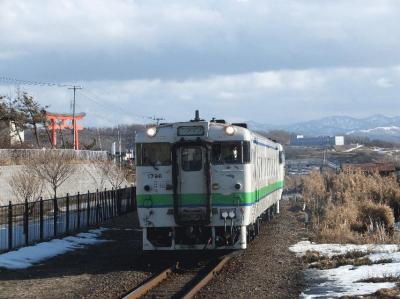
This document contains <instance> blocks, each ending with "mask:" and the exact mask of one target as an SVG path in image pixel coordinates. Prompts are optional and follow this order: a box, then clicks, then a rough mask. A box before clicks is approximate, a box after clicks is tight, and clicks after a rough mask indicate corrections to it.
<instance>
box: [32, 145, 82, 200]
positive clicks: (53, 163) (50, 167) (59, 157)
mask: <svg viewBox="0 0 400 299" xmlns="http://www.w3.org/2000/svg"><path fill="white" fill-rule="evenodd" d="M74 166H75V165H74V164H73V157H72V156H71V155H69V154H67V153H66V152H64V151H59V150H44V151H43V152H42V153H41V154H40V155H39V157H38V158H37V160H36V161H35V162H34V163H33V164H32V168H33V170H34V172H35V174H36V175H37V176H38V177H39V178H42V179H43V180H44V181H45V182H47V183H49V184H50V186H51V188H52V190H53V196H54V198H56V197H57V190H58V188H59V187H60V186H61V185H62V184H63V183H64V182H65V181H66V180H67V179H68V178H69V177H70V176H71V175H72V174H73V173H74V172H75V167H74Z"/></svg>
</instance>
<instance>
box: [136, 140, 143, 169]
mask: <svg viewBox="0 0 400 299" xmlns="http://www.w3.org/2000/svg"><path fill="white" fill-rule="evenodd" d="M135 163H136V166H141V165H142V144H141V143H136V151H135Z"/></svg>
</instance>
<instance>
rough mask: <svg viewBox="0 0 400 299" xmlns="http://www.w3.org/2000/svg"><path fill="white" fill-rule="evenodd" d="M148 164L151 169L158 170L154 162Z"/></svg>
mask: <svg viewBox="0 0 400 299" xmlns="http://www.w3.org/2000/svg"><path fill="white" fill-rule="evenodd" d="M149 164H150V165H151V166H153V168H154V169H155V170H158V168H157V166H156V164H155V163H154V162H152V161H149Z"/></svg>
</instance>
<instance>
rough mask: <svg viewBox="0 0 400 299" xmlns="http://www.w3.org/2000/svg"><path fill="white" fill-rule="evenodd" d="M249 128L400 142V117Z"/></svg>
mask: <svg viewBox="0 0 400 299" xmlns="http://www.w3.org/2000/svg"><path fill="white" fill-rule="evenodd" d="M248 125H249V128H251V129H253V130H257V131H270V130H285V131H288V132H292V133H296V134H302V135H307V136H321V135H354V136H363V137H368V138H370V139H379V140H384V141H391V142H400V116H395V117H387V116H384V115H379V114H377V115H372V116H370V117H365V118H354V117H350V116H330V117H324V118H321V119H316V120H310V121H306V122H300V123H294V124H291V125H281V126H277V125H270V124H262V123H257V122H254V121H249V122H248Z"/></svg>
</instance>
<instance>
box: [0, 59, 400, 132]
mask: <svg viewBox="0 0 400 299" xmlns="http://www.w3.org/2000/svg"><path fill="white" fill-rule="evenodd" d="M376 78H385V81H384V82H385V83H386V84H387V82H392V81H396V80H399V79H400V73H399V72H397V67H394V68H375V69H374V68H368V69H360V68H338V69H331V68H328V69H312V70H283V71H268V72H255V73H245V74H240V75H218V76H215V75H214V76H208V77H204V78H192V79H186V80H160V79H155V80H125V81H115V80H107V81H92V82H80V83H81V84H82V85H83V86H84V89H83V90H81V91H78V95H77V103H78V107H77V110H78V111H85V112H87V119H86V120H85V122H84V123H85V125H106V126H110V125H116V124H118V123H122V122H141V123H144V122H147V121H148V118H146V116H153V115H161V116H163V117H165V118H166V119H167V120H168V121H177V120H186V119H189V118H191V117H192V114H193V111H194V110H195V109H200V111H201V113H202V114H203V116H204V117H206V118H211V117H214V116H215V117H218V118H227V119H232V120H238V119H240V120H245V119H247V120H249V119H253V120H256V121H259V122H270V123H291V122H295V121H301V120H305V119H309V118H318V117H320V116H329V115H332V114H347V115H353V116H366V115H370V114H374V113H384V114H385V113H386V114H389V115H391V114H392V113H394V112H395V111H397V110H398V109H400V103H399V101H398V99H397V94H398V92H399V90H398V88H396V86H393V89H394V90H393V94H395V95H396V96H393V94H392V93H382V88H381V87H379V86H377V85H376V84H371V82H376ZM26 88H27V91H28V92H30V93H31V94H33V95H34V96H35V98H36V99H37V100H39V101H40V102H41V103H42V104H43V105H45V104H46V105H51V107H50V110H52V111H57V112H68V111H69V110H70V102H71V99H72V93H71V91H70V90H67V89H63V88H49V87H47V88H44V87H30V86H27V87H26ZM10 89H11V88H10V87H9V86H8V87H5V86H3V87H1V86H0V94H2V93H9V91H10Z"/></svg>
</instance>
